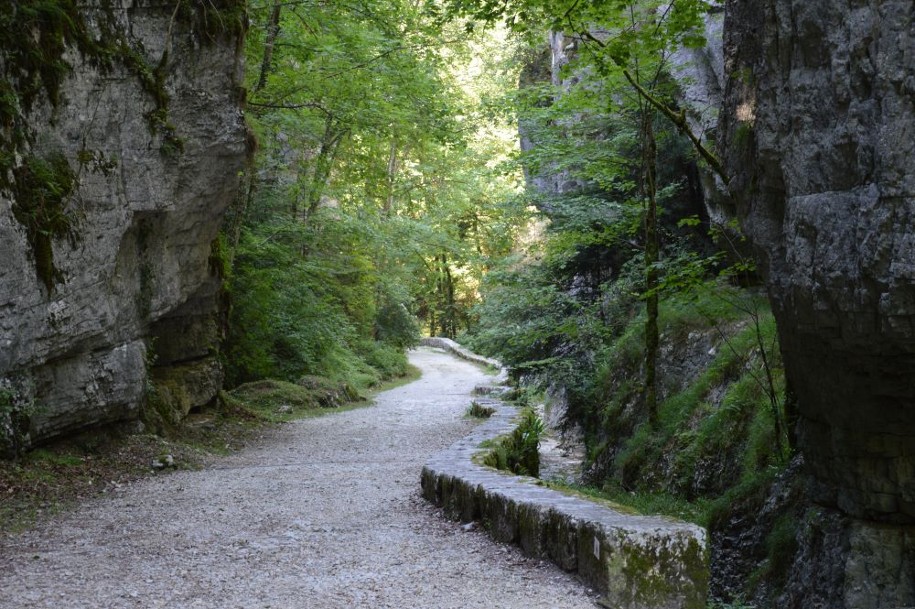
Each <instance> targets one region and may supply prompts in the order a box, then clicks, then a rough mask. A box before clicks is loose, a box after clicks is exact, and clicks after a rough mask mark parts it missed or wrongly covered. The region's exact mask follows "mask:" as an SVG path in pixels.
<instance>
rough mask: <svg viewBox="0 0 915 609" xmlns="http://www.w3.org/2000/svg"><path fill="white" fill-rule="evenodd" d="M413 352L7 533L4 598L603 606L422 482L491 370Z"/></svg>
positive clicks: (0, 559) (113, 603)
mask: <svg viewBox="0 0 915 609" xmlns="http://www.w3.org/2000/svg"><path fill="white" fill-rule="evenodd" d="M410 357H411V361H412V362H413V363H414V364H415V365H417V366H419V367H420V368H421V369H422V370H423V377H422V378H421V379H420V380H419V381H416V382H414V383H411V384H410V385H406V386H404V387H400V388H398V389H394V390H391V391H388V392H386V393H383V394H381V395H380V396H379V398H378V400H377V405H375V406H373V407H370V408H364V409H359V410H354V411H350V412H345V413H339V414H333V415H329V416H325V417H321V418H317V419H308V420H303V421H298V422H296V423H292V424H289V425H286V426H284V427H282V428H281V429H280V430H279V431H277V432H276V433H275V434H272V435H271V437H270V438H269V439H268V440H267V441H265V442H264V443H263V444H262V445H261V446H259V447H257V448H254V449H249V450H246V451H244V452H242V453H239V454H237V455H235V456H233V457H230V458H226V459H223V460H221V461H219V463H218V464H216V465H214V466H212V467H210V468H207V469H204V470H201V471H192V472H190V471H189V472H178V473H174V474H171V475H167V476H161V477H158V478H153V479H149V480H145V481H142V482H139V483H137V484H134V485H131V486H129V487H127V488H126V490H124V491H123V492H121V493H118V494H117V495H116V496H110V497H107V498H104V499H99V500H97V501H93V502H91V503H89V504H87V505H85V506H84V507H82V508H81V509H79V510H77V511H75V512H73V513H70V514H67V515H65V516H62V517H60V518H58V519H56V520H55V521H53V522H51V523H48V524H45V525H43V526H42V527H40V528H39V529H38V530H35V531H31V532H28V533H25V534H22V535H18V536H14V537H10V538H5V539H2V540H0V607H2V608H4V609H6V608H9V609H12V608H16V609H22V608H27V607H48V608H50V607H53V608H55V609H58V608H67V609H77V608H86V609H90V608H91V609H100V608H108V607H131V608H135V607H143V608H153V607H168V608H171V609H175V608H183V607H194V608H196V607H206V608H213V609H229V608H240V609H241V608H243V609H253V608H259V609H267V608H271V609H286V608H289V609H324V608H341V609H342V608H349V607H365V608H372V609H375V608H392V609H406V608H429V609H445V608H455V609H457V608H475V607H476V608H481V609H484V608H485V609H536V608H551V609H578V608H586V607H587V608H593V607H594V606H595V605H594V598H595V597H594V596H592V595H590V594H588V591H587V590H586V589H585V588H584V587H583V586H582V585H581V584H580V583H578V582H577V581H576V580H574V579H573V578H571V577H570V576H567V575H566V574H564V573H562V572H560V571H558V570H556V569H555V568H554V567H552V566H551V565H547V564H541V563H540V561H537V560H532V559H526V558H524V557H523V556H522V555H521V554H519V553H518V551H517V550H515V549H514V548H508V547H504V546H500V545H497V544H494V543H493V542H491V541H490V540H489V538H488V537H486V536H485V534H483V533H482V532H480V531H469V532H468V531H465V530H464V528H463V527H461V526H460V525H458V524H456V523H452V522H448V521H445V520H443V519H442V518H441V516H440V515H439V514H437V513H436V512H435V511H434V510H433V509H432V508H431V507H430V506H428V505H427V504H426V503H425V502H423V501H422V500H421V499H420V498H419V494H418V488H419V482H418V480H419V472H420V469H421V467H422V465H423V463H424V461H425V460H426V458H427V457H428V456H429V455H431V454H433V453H435V452H437V451H439V450H441V449H443V448H445V447H446V446H448V445H449V444H451V443H452V442H453V441H455V440H456V439H458V438H459V437H460V436H462V435H463V434H464V433H466V431H467V430H468V429H469V426H470V425H472V423H470V422H468V421H467V420H465V419H464V418H463V414H464V411H465V410H466V408H467V405H468V404H469V401H470V397H469V395H470V391H471V390H472V389H473V387H474V386H475V385H476V384H478V383H482V382H486V380H487V377H486V376H485V374H484V373H483V372H481V371H480V370H479V369H478V368H476V367H475V366H473V365H471V364H469V363H466V362H464V361H462V360H458V359H456V358H454V357H453V356H450V355H446V354H444V353H442V352H440V351H436V350H431V349H419V350H416V351H414V352H412V353H411V356H410Z"/></svg>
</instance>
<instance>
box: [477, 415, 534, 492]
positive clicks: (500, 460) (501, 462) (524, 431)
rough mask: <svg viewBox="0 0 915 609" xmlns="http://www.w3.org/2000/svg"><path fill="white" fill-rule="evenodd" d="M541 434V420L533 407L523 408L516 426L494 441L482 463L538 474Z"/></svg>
mask: <svg viewBox="0 0 915 609" xmlns="http://www.w3.org/2000/svg"><path fill="white" fill-rule="evenodd" d="M541 435H543V421H541V420H540V417H538V416H537V413H536V412H534V411H533V409H530V408H525V409H524V410H523V411H522V414H521V421H520V423H519V425H518V427H516V428H515V430H514V431H512V432H511V433H510V434H509V435H507V436H505V437H503V438H500V439H499V440H497V441H496V445H495V446H494V447H493V448H492V449H491V450H490V451H489V452H488V453H487V454H486V455H485V456H484V457H483V464H484V465H486V466H489V467H494V468H496V469H501V470H506V471H510V472H513V473H515V474H518V475H521V476H534V477H536V476H539V475H540V436H541Z"/></svg>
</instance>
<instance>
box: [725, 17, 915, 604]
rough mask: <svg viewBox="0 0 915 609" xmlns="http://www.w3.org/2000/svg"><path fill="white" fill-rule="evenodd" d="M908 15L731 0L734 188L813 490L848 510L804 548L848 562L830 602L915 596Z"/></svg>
mask: <svg viewBox="0 0 915 609" xmlns="http://www.w3.org/2000/svg"><path fill="white" fill-rule="evenodd" d="M913 17H915V6H913V4H912V3H911V2H906V1H900V0H889V1H884V2H877V1H865V2H854V3H836V2H832V1H831V0H803V1H802V0H766V1H762V2H738V1H736V0H734V1H730V2H728V3H727V15H726V22H725V69H726V72H727V73H728V75H729V79H728V84H727V88H726V92H725V108H724V111H723V112H722V115H721V116H722V120H721V123H720V128H719V132H720V133H719V136H720V137H719V140H720V141H721V142H726V144H727V145H726V150H725V156H726V162H727V165H728V167H729V171H730V172H731V173H732V174H733V178H732V183H731V185H730V186H731V189H732V192H734V193H736V195H737V199H738V204H739V213H740V215H741V218H742V221H743V225H744V227H745V229H746V231H747V233H748V234H749V236H750V238H751V240H752V242H753V245H754V247H755V249H756V252H757V258H758V260H760V261H761V270H762V271H763V273H764V275H765V277H766V279H767V282H768V286H769V293H770V296H771V301H772V304H773V309H774V311H775V314H776V318H777V321H778V327H779V333H780V339H781V347H782V352H783V355H784V361H785V368H786V373H787V375H788V381H789V384H790V388H791V390H792V392H793V394H794V397H795V398H796V404H797V409H798V411H797V416H798V419H799V420H798V432H799V437H798V444H799V448H800V449H801V450H802V451H803V453H804V456H805V461H806V463H807V467H808V469H809V471H810V473H811V474H812V481H813V484H812V487H811V490H812V498H813V500H814V501H816V502H817V503H819V504H821V505H824V506H826V507H827V510H829V509H832V510H837V512H836V514H838V515H839V516H841V517H845V516H849V517H851V520H841V519H840V520H839V521H841V522H844V523H845V524H843V525H842V526H840V527H838V529H837V530H839V531H840V532H836V533H835V534H834V535H832V538H835V539H841V540H844V541H842V544H844V548H845V550H847V549H850V551H845V550H842V551H832V550H830V547H832V548H833V550H835V549H836V548H838V547H839V546H836V545H835V544H832V546H830V544H821V545H820V546H819V547H812V546H807V547H806V548H804V550H803V551H804V552H806V554H805V557H806V558H805V559H806V560H807V562H808V563H811V564H817V565H819V567H818V568H819V570H820V572H825V571H826V570H828V569H832V567H831V566H830V565H829V563H835V562H837V561H838V563H839V564H840V569H839V571H840V573H841V577H840V578H839V579H840V580H841V581H842V582H843V584H842V585H843V586H844V588H843V591H842V592H841V593H840V594H839V595H838V596H839V597H840V598H839V600H834V601H830V606H848V607H878V606H879V607H883V606H906V605H913V604H915V592H913V589H915V582H913V577H915V576H913V575H912V573H913V571H912V570H911V569H903V570H902V571H900V570H899V566H900V565H903V564H908V562H907V561H911V556H912V553H913V551H915V543H913V541H912V537H911V524H912V523H915V451H913V450H912V446H915V382H913V377H912V371H913V370H915V173H913V171H912V168H913V167H915V63H913V61H912V57H913V56H915V23H913ZM839 516H837V518H838V517H839ZM830 522H832V521H830ZM834 528H835V527H834ZM890 537H892V539H893V540H894V541H893V543H892V544H890V545H887V540H888V539H889V538H890ZM888 552H889V553H894V555H895V556H896V557H897V558H896V559H893V558H887V556H889V554H887V553H888ZM905 557H909V558H905ZM897 559H898V560H897ZM830 572H831V571H830ZM796 573H797V572H796ZM887 574H892V575H887ZM792 586H795V587H796V588H797V589H798V590H801V589H803V582H799V581H797V578H796V581H795V582H794V583H793V584H792V585H790V586H789V588H791V587H792ZM799 598H801V599H803V598H804V597H803V596H800V597H799ZM838 603H842V604H841V605H840V604H838ZM785 606H788V605H785ZM791 606H795V605H791ZM797 606H811V605H803V604H800V605H797Z"/></svg>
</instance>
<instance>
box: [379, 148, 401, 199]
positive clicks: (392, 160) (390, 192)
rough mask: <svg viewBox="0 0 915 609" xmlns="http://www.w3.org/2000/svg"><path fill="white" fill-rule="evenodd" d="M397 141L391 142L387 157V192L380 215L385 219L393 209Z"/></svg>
mask: <svg viewBox="0 0 915 609" xmlns="http://www.w3.org/2000/svg"><path fill="white" fill-rule="evenodd" d="M398 165H399V163H398V162H397V141H396V140H394V139H392V140H391V152H390V154H389V155H388V174H387V192H385V200H384V207H382V213H383V215H384V216H385V217H388V216H390V215H391V211H393V209H394V181H395V178H396V177H397V168H398Z"/></svg>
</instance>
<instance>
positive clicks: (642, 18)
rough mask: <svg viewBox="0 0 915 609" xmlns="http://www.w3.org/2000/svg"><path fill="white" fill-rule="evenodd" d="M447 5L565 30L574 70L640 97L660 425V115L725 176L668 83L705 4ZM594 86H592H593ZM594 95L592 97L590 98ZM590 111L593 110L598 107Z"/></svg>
mask: <svg viewBox="0 0 915 609" xmlns="http://www.w3.org/2000/svg"><path fill="white" fill-rule="evenodd" d="M447 6H448V10H449V11H450V12H451V14H453V15H462V16H470V17H473V18H477V19H481V20H483V21H486V22H493V21H496V20H504V21H505V23H506V24H507V25H508V27H510V28H512V29H513V30H515V31H518V32H521V33H524V34H528V35H530V34H532V33H535V32H542V28H543V25H542V24H544V23H545V24H548V26H547V27H548V28H549V29H551V30H553V31H555V32H566V33H568V34H569V35H570V36H571V38H572V40H573V41H574V43H575V44H576V45H577V51H576V55H577V57H576V60H575V61H574V62H573V63H572V65H571V67H570V68H569V71H570V72H578V73H579V74H587V73H591V72H593V73H595V74H596V75H597V76H598V78H599V82H600V83H602V84H603V86H610V87H612V88H613V90H614V91H616V92H619V91H620V90H621V87H619V86H618V85H617V84H616V82H618V81H619V80H623V81H625V82H626V83H628V85H629V86H630V87H631V89H632V90H633V91H634V92H635V93H636V98H635V100H634V109H635V111H636V113H637V115H638V119H637V124H638V128H637V138H638V149H639V154H638V157H639V159H640V166H639V171H638V173H637V175H636V176H635V179H636V181H637V183H638V186H639V188H638V190H639V194H640V198H641V200H642V205H643V206H644V213H643V240H644V251H643V260H644V285H643V297H644V300H645V306H646V322H645V389H644V400H645V407H646V410H647V413H648V417H649V420H650V421H651V422H652V423H656V421H657V414H658V409H657V388H656V385H657V382H656V376H657V357H658V350H659V330H658V305H659V291H660V287H661V280H660V273H661V259H660V255H661V243H660V234H661V233H660V230H659V207H658V197H659V184H658V168H657V164H658V144H657V133H656V117H655V115H656V114H661V115H663V116H664V117H666V118H667V119H668V120H670V122H671V123H672V125H673V126H674V127H676V128H677V129H678V130H679V131H680V132H681V133H683V134H684V135H685V137H686V138H688V140H689V141H690V142H691V144H692V145H693V147H694V149H695V150H696V152H697V153H698V154H699V155H700V156H701V157H702V158H703V159H704V160H705V161H706V162H707V163H708V164H709V165H710V166H711V167H712V168H713V170H715V171H717V172H719V173H721V174H722V175H723V171H722V170H721V166H720V164H719V163H718V161H717V159H716V158H715V157H714V155H713V154H711V153H710V152H709V151H708V149H707V148H706V147H705V145H704V143H703V142H702V141H701V140H700V139H699V138H698V137H697V136H696V135H695V134H693V133H692V132H691V131H690V129H689V127H688V124H687V122H686V118H685V115H684V113H683V112H678V111H676V110H675V109H674V106H673V102H672V101H671V99H672V97H671V92H672V91H671V87H670V86H669V82H668V79H667V78H666V76H667V74H666V67H667V61H668V59H669V56H670V55H671V53H672V52H673V51H674V50H676V49H677V48H679V47H681V46H683V45H701V44H703V43H704V39H703V38H702V36H701V34H699V32H701V27H700V26H701V25H702V15H703V11H705V10H707V8H708V3H707V2H705V1H704V0H675V1H674V2H669V1H667V0H613V1H612V2H611V1H608V0H591V1H587V0H560V1H558V2H557V1H552V0H551V1H549V2H547V1H545V0H516V1H511V2H493V1H492V0H449V1H448V2H447ZM589 84H590V86H592V87H593V86H595V83H594V82H593V80H590V81H589ZM590 94H591V92H590V91H589V92H587V93H586V95H590ZM594 97H597V96H594ZM617 99H618V100H619V102H622V103H619V102H617V101H616V100H615V99H614V98H612V97H610V98H606V97H605V98H603V101H605V102H609V103H611V104H617V105H619V106H620V107H619V108H618V110H617V111H620V112H624V113H625V112H626V111H627V110H626V108H625V105H626V103H627V102H628V103H630V104H632V103H633V100H631V98H630V99H628V100H627V98H626V97H625V96H619V97H618V98H617ZM630 107H632V106H630ZM591 111H592V112H593V111H594V108H593V106H592V108H591ZM598 111H600V110H598ZM598 171H600V169H598ZM609 176H612V177H609ZM609 176H608V174H607V173H605V174H604V177H603V180H604V181H605V182H609V183H610V184H611V185H612V183H613V182H614V181H616V180H618V179H619V177H620V173H619V172H616V171H611V172H609ZM600 179H601V178H598V181H600Z"/></svg>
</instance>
